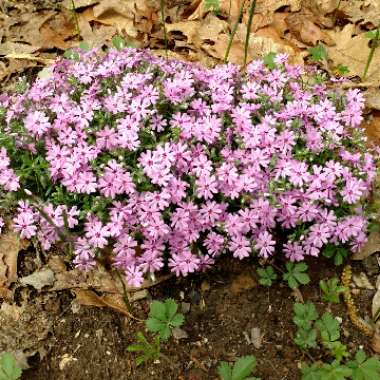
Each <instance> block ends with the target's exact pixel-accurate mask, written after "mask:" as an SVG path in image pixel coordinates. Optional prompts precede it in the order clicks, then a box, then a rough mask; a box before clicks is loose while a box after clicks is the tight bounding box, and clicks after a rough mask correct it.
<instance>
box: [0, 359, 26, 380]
mask: <svg viewBox="0 0 380 380" xmlns="http://www.w3.org/2000/svg"><path fill="white" fill-rule="evenodd" d="M21 373H22V370H21V368H20V366H19V365H18V364H17V362H16V359H15V358H14V356H13V355H12V354H11V353H9V352H4V353H2V354H1V355H0V380H17V379H19V378H20V377H21Z"/></svg>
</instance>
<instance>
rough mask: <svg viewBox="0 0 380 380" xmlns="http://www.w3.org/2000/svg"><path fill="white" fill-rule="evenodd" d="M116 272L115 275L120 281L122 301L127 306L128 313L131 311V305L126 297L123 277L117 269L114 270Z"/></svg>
mask: <svg viewBox="0 0 380 380" xmlns="http://www.w3.org/2000/svg"><path fill="white" fill-rule="evenodd" d="M115 272H116V275H117V277H118V278H119V280H120V282H121V286H122V287H123V300H124V303H125V305H126V306H127V309H128V311H129V312H130V313H132V305H131V303H130V302H129V298H128V292H127V288H126V287H125V283H124V280H123V278H122V277H121V274H120V272H119V271H118V270H116V271H115Z"/></svg>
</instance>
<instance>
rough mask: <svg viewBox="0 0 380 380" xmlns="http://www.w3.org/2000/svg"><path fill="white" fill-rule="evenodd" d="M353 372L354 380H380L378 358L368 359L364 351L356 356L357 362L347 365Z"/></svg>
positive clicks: (350, 362)
mask: <svg viewBox="0 0 380 380" xmlns="http://www.w3.org/2000/svg"><path fill="white" fill-rule="evenodd" d="M347 366H348V367H349V368H350V369H351V370H352V379H353V380H380V361H379V359H378V358H369V359H367V358H366V354H365V352H364V351H363V350H359V351H358V352H357V353H356V355H355V360H351V361H349V362H348V363H347Z"/></svg>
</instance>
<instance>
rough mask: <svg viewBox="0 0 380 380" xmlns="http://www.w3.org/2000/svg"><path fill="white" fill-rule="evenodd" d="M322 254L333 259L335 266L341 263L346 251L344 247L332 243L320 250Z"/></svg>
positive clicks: (346, 254) (346, 253)
mask: <svg viewBox="0 0 380 380" xmlns="http://www.w3.org/2000/svg"><path fill="white" fill-rule="evenodd" d="M322 254H323V256H325V257H327V258H329V259H332V258H333V259H334V264H335V265H336V266H339V265H342V264H343V262H344V260H345V259H346V258H347V256H348V251H347V249H346V248H344V247H337V246H336V245H334V244H328V245H327V246H326V248H325V249H324V250H323V251H322Z"/></svg>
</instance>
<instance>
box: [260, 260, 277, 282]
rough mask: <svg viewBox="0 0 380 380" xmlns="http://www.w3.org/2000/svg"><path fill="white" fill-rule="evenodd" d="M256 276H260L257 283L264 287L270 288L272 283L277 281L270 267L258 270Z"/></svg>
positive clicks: (275, 274)
mask: <svg viewBox="0 0 380 380" xmlns="http://www.w3.org/2000/svg"><path fill="white" fill-rule="evenodd" d="M257 274H258V275H259V276H260V278H259V283H260V284H261V285H264V286H272V283H273V281H275V280H276V279H277V273H276V272H275V271H274V269H273V267H271V266H270V265H269V266H267V267H266V268H258V269H257Z"/></svg>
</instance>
